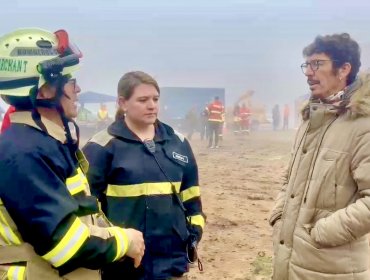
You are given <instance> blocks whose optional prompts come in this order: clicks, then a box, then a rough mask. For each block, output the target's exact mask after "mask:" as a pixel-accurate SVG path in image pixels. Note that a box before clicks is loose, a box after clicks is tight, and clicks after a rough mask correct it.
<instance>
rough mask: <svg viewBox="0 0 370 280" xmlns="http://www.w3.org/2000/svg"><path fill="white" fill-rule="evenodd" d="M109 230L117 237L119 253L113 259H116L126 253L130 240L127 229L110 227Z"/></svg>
mask: <svg viewBox="0 0 370 280" xmlns="http://www.w3.org/2000/svg"><path fill="white" fill-rule="evenodd" d="M108 230H109V232H110V233H111V234H112V235H113V236H114V238H115V239H116V245H117V253H116V256H115V258H114V260H113V261H116V260H119V259H120V258H122V257H123V256H124V255H125V254H126V252H127V250H128V247H129V240H128V237H127V234H126V232H125V230H124V229H122V228H119V227H109V228H108Z"/></svg>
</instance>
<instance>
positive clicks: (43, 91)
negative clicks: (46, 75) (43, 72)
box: [37, 84, 56, 99]
mask: <svg viewBox="0 0 370 280" xmlns="http://www.w3.org/2000/svg"><path fill="white" fill-rule="evenodd" d="M55 94H56V90H55V88H54V87H51V86H50V85H48V84H45V85H43V86H42V87H41V88H39V92H38V93H37V99H53V98H54V97H55Z"/></svg>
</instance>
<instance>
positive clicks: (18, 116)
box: [10, 111, 67, 143]
mask: <svg viewBox="0 0 370 280" xmlns="http://www.w3.org/2000/svg"><path fill="white" fill-rule="evenodd" d="M10 121H11V122H12V123H20V124H25V125H28V126H31V127H34V128H36V129H38V130H41V128H40V127H39V126H38V125H37V124H36V123H35V121H34V120H33V118H32V113H31V112H30V111H21V112H17V111H16V112H14V113H11V114H10ZM41 121H42V123H43V124H44V125H45V127H46V130H47V131H48V134H49V135H50V136H51V137H53V138H55V139H56V140H58V141H59V142H61V143H65V142H66V141H67V138H66V132H65V131H64V129H63V128H62V127H60V126H59V125H57V124H56V123H54V122H52V121H50V120H48V119H47V118H44V117H43V116H41Z"/></svg>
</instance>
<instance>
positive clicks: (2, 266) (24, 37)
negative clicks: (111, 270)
mask: <svg viewBox="0 0 370 280" xmlns="http://www.w3.org/2000/svg"><path fill="white" fill-rule="evenodd" d="M81 57H82V54H81V52H80V51H79V50H78V48H77V47H76V46H74V45H73V44H71V42H70V41H69V38H68V34H67V32H66V31H64V30H59V31H57V32H55V33H51V32H48V31H45V30H41V29H21V30H17V31H15V32H12V33H10V34H7V35H5V36H3V37H0V95H1V97H2V98H3V100H4V101H5V102H7V103H8V104H10V105H13V106H14V107H15V110H16V111H15V112H14V113H12V114H11V122H12V124H11V126H10V127H9V128H8V129H7V130H6V131H5V132H4V133H2V134H1V135H0V170H1V175H0V176H1V178H0V278H1V279H20V280H21V279H27V280H43V279H47V280H53V279H89V280H91V279H100V273H99V271H98V269H99V268H100V267H102V266H103V265H105V264H107V263H111V262H114V261H117V260H120V259H122V258H123V257H125V256H128V257H132V258H133V259H134V261H135V264H136V265H137V266H138V265H139V264H140V262H141V258H142V256H143V254H144V241H143V237H142V233H140V232H139V231H136V230H134V229H123V228H120V227H115V226H112V225H111V224H109V222H108V221H107V220H106V219H104V218H103V217H104V216H102V214H100V211H99V209H100V208H99V205H98V203H97V200H96V199H95V198H94V197H93V196H91V195H90V190H89V185H88V182H87V179H86V177H85V172H86V171H87V168H88V163H87V162H86V160H85V159H84V157H83V154H82V153H81V151H80V150H79V149H78V139H79V137H78V134H79V133H78V127H77V126H76V125H75V124H74V122H73V120H72V119H73V118H75V117H76V116H77V107H76V101H77V94H78V93H79V92H80V88H79V86H78V85H77V83H76V79H74V78H73V76H72V73H73V71H75V70H76V69H77V68H78V66H79V62H80V58H81ZM73 126H74V127H75V129H73V130H72V131H71V129H70V127H73ZM74 131H76V133H74Z"/></svg>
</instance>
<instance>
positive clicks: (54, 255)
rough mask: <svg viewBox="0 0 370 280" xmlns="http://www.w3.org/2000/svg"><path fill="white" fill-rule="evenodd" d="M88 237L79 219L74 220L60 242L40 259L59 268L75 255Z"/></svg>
mask: <svg viewBox="0 0 370 280" xmlns="http://www.w3.org/2000/svg"><path fill="white" fill-rule="evenodd" d="M89 236H90V232H89V229H88V227H87V226H86V225H85V224H83V223H82V222H81V220H80V219H79V218H76V220H75V221H74V222H73V224H72V226H71V227H70V228H69V230H68V231H67V233H66V234H65V235H64V237H63V238H62V240H61V241H60V242H59V243H58V244H57V245H56V246H55V247H54V248H53V249H52V250H51V251H50V252H49V253H47V254H45V255H43V256H42V258H44V259H45V260H46V261H48V262H50V263H51V264H52V265H53V266H55V267H59V266H61V265H63V264H64V263H66V262H67V261H68V260H70V259H71V258H72V257H73V256H74V255H75V254H76V252H77V251H78V250H79V249H80V248H81V246H82V244H83V243H84V242H85V241H86V239H87V238H88V237H89Z"/></svg>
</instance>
